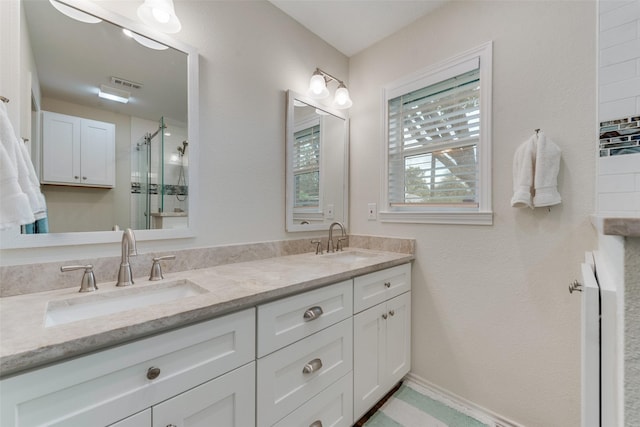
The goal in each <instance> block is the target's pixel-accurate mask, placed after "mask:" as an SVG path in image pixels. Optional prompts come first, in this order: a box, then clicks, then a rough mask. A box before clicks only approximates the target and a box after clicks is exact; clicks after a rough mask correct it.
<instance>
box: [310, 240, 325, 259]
mask: <svg viewBox="0 0 640 427" xmlns="http://www.w3.org/2000/svg"><path fill="white" fill-rule="evenodd" d="M311 243H313V244H315V245H316V255H318V254H320V255H322V246H320V245H321V244H322V241H320V239H316V240H312V241H311Z"/></svg>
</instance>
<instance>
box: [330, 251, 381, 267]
mask: <svg viewBox="0 0 640 427" xmlns="http://www.w3.org/2000/svg"><path fill="white" fill-rule="evenodd" d="M377 256H378V254H372V253H369V252H361V251H348V252H334V253H329V254H326V255H324V257H325V258H331V259H332V260H333V261H337V262H343V263H345V264H350V263H353V262H358V261H364V260H367V259H370V258H375V257H377Z"/></svg>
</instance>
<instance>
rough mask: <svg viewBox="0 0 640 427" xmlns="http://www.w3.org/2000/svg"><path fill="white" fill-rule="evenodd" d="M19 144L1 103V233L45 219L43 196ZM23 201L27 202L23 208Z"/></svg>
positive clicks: (33, 171)
mask: <svg viewBox="0 0 640 427" xmlns="http://www.w3.org/2000/svg"><path fill="white" fill-rule="evenodd" d="M21 144H22V143H21V142H19V141H18V139H17V138H16V136H15V133H14V130H13V126H12V125H11V122H10V121H9V116H8V114H7V106H6V105H5V104H4V103H0V146H2V151H0V155H1V156H2V160H1V165H2V170H1V171H0V180H1V181H2V191H1V192H0V204H1V205H2V206H1V210H2V212H1V214H0V229H6V228H10V227H14V226H16V225H24V224H30V223H32V222H35V220H36V219H42V218H45V217H46V204H45V200H44V196H43V195H42V193H41V192H40V185H39V184H38V179H37V177H36V175H35V170H34V169H33V164H32V163H31V159H29V155H28V153H27V151H26V147H24V146H21ZM25 156H26V158H25ZM24 200H26V201H27V206H26V207H25V206H24Z"/></svg>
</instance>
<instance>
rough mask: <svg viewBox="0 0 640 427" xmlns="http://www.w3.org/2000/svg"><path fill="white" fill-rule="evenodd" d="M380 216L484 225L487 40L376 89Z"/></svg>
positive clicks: (487, 205) (487, 201) (488, 217)
mask: <svg viewBox="0 0 640 427" xmlns="http://www.w3.org/2000/svg"><path fill="white" fill-rule="evenodd" d="M384 102H385V106H384V107H385V108H384V111H385V113H384V122H385V135H384V139H385V141H386V143H385V158H386V173H385V182H384V187H385V190H386V191H385V200H383V206H384V208H383V211H382V212H381V213H380V214H381V215H380V217H381V220H382V221H395V222H433V223H459V224H491V223H492V213H491V165H490V161H491V139H490V135H491V129H490V125H491V43H487V44H485V45H483V46H481V47H479V48H476V49H473V50H472V51H469V52H466V53H464V54H462V55H459V56H457V57H455V58H452V59H450V60H448V61H445V62H443V63H441V64H438V65H436V66H433V67H430V68H429V69H427V70H422V71H421V72H419V73H416V74H415V75H412V76H409V77H407V78H405V79H403V80H401V81H398V82H395V83H392V84H390V85H388V86H387V87H385V88H384Z"/></svg>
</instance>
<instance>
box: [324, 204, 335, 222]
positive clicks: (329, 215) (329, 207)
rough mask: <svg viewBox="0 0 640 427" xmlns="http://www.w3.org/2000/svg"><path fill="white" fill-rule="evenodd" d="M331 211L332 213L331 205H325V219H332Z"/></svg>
mask: <svg viewBox="0 0 640 427" xmlns="http://www.w3.org/2000/svg"><path fill="white" fill-rule="evenodd" d="M333 211H334V207H333V204H328V205H327V211H326V214H325V218H327V219H333Z"/></svg>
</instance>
